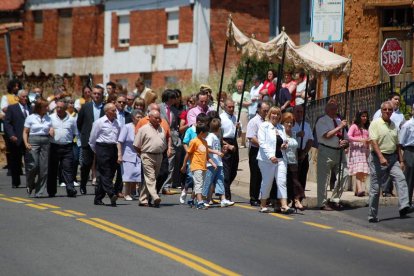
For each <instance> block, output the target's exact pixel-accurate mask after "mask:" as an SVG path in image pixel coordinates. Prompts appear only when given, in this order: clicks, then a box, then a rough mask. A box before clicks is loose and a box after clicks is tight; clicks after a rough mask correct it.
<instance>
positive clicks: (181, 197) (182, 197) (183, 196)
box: [180, 191, 187, 204]
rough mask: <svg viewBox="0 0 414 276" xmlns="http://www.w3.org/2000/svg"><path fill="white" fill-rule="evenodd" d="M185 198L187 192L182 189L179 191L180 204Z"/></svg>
mask: <svg viewBox="0 0 414 276" xmlns="http://www.w3.org/2000/svg"><path fill="white" fill-rule="evenodd" d="M186 198H187V192H186V191H182V192H181V195H180V203H181V204H184V203H185V199H186Z"/></svg>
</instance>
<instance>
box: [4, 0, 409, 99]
mask: <svg viewBox="0 0 414 276" xmlns="http://www.w3.org/2000/svg"><path fill="white" fill-rule="evenodd" d="M22 2H24V5H22ZM310 3H311V0H256V1H250V0H238V1H233V0H169V1H153V0H140V1H136V0H106V1H101V0H54V1H47V0H26V1H23V0H7V1H6V0H4V1H0V13H1V14H2V16H0V21H1V22H0V23H2V22H5V21H7V22H19V21H22V22H23V23H24V30H22V31H16V32H13V33H12V39H11V40H12V41H11V42H12V43H11V44H12V64H13V71H15V72H18V71H22V70H23V69H24V70H25V72H26V73H27V74H28V75H34V76H38V75H49V74H52V75H55V74H58V75H68V76H73V77H72V78H73V79H75V82H76V83H78V84H81V83H83V82H84V79H85V78H86V76H87V74H89V73H91V74H93V75H94V78H95V82H107V81H109V80H113V81H117V82H120V83H122V84H123V85H125V86H126V87H128V89H132V88H134V81H135V79H136V78H137V77H138V76H139V75H141V76H143V77H144V79H145V80H146V82H147V84H148V85H149V86H151V87H152V88H154V89H157V90H158V89H162V88H163V87H165V86H166V85H168V84H169V83H176V82H178V81H188V80H196V79H198V80H200V81H202V80H204V79H205V78H206V77H208V76H209V75H212V74H220V72H221V66H222V59H223V53H224V45H225V32H226V24H227V18H228V15H229V14H232V18H233V20H234V22H235V23H236V25H237V26H238V27H239V28H240V29H241V30H242V31H243V32H244V33H246V34H248V35H251V34H254V35H255V37H256V38H257V39H259V40H261V41H268V40H269V39H271V38H272V37H274V36H276V35H277V34H278V33H279V31H280V27H281V26H284V27H285V28H286V32H287V33H288V35H289V36H290V37H291V38H292V40H293V41H294V42H295V43H296V44H304V43H306V42H308V41H309V30H310ZM411 3H412V1H411V0H410V1H408V0H359V1H345V21H344V40H343V43H335V44H334V45H333V48H334V50H335V52H336V53H337V54H340V55H342V56H348V55H352V59H353V70H352V75H351V83H350V88H351V89H353V88H359V87H364V86H368V85H373V84H376V83H378V82H380V81H388V77H387V76H386V75H385V74H384V72H383V70H382V69H381V67H380V64H379V51H380V48H381V45H382V43H383V41H384V40H385V39H386V38H388V37H397V38H399V39H400V41H402V43H403V47H404V49H405V57H406V63H405V67H404V69H403V73H402V75H401V76H400V77H399V78H397V81H400V80H411V79H412V76H413V70H412V62H413V59H412V56H413V51H412V49H413V44H412V33H411V26H412V24H413V11H412V7H411ZM12 4H13V5H12ZM0 39H1V38H0ZM4 53H5V51H4V42H2V41H0V73H5V72H6V69H7V68H6V64H5V58H4ZM239 59H240V56H239V54H238V53H236V51H235V50H234V49H233V48H231V47H230V48H229V51H228V55H227V68H226V72H227V73H229V72H230V70H229V69H230V68H232V67H233V66H234V65H235V64H236V63H237V62H238V61H239ZM344 86H345V80H344V79H343V77H340V78H339V79H337V78H335V77H333V78H332V79H331V81H330V92H331V93H332V94H333V93H337V92H340V91H343V90H344V89H345V87H344Z"/></svg>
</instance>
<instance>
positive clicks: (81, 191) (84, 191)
mask: <svg viewBox="0 0 414 276" xmlns="http://www.w3.org/2000/svg"><path fill="white" fill-rule="evenodd" d="M79 190H80V193H81V194H82V195H86V187H80V189H79Z"/></svg>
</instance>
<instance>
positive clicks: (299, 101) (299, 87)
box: [295, 78, 306, 105]
mask: <svg viewBox="0 0 414 276" xmlns="http://www.w3.org/2000/svg"><path fill="white" fill-rule="evenodd" d="M305 89H306V78H304V79H303V81H302V82H301V83H299V84H298V85H297V86H296V99H295V103H296V105H301V104H303V103H304V102H305V99H304V98H302V97H301V96H300V95H298V94H301V93H302V92H304V91H305Z"/></svg>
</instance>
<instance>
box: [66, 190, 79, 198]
mask: <svg viewBox="0 0 414 276" xmlns="http://www.w3.org/2000/svg"><path fill="white" fill-rule="evenodd" d="M77 193H78V192H77V191H76V190H69V191H67V194H68V197H76V194H77Z"/></svg>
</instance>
